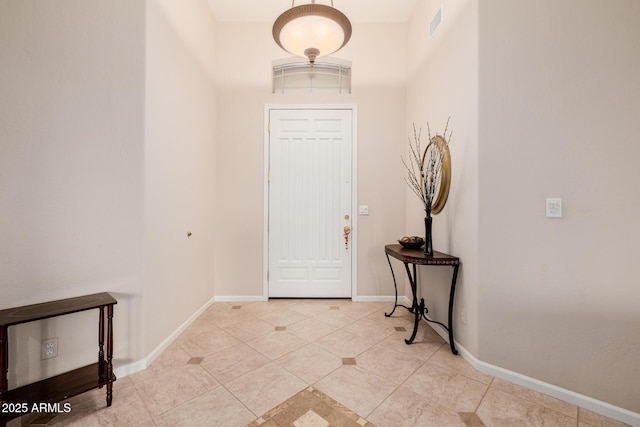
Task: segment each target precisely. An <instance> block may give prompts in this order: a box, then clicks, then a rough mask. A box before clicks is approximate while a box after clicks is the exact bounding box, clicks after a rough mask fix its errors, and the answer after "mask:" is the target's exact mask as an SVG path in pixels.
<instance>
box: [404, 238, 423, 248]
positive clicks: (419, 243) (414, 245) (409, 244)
mask: <svg viewBox="0 0 640 427" xmlns="http://www.w3.org/2000/svg"><path fill="white" fill-rule="evenodd" d="M398 243H400V246H402V247H403V248H405V249H420V248H421V247H423V246H424V240H418V241H417V242H403V241H402V240H398Z"/></svg>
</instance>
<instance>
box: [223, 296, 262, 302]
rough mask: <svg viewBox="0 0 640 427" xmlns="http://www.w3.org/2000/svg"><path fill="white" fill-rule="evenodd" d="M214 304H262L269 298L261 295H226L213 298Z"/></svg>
mask: <svg viewBox="0 0 640 427" xmlns="http://www.w3.org/2000/svg"><path fill="white" fill-rule="evenodd" d="M214 299H215V302H262V301H268V300H269V298H268V297H265V296H262V295H257V296H236V297H234V296H226V295H221V296H220V295H219V296H216V297H214Z"/></svg>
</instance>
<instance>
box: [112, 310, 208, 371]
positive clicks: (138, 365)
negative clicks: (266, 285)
mask: <svg viewBox="0 0 640 427" xmlns="http://www.w3.org/2000/svg"><path fill="white" fill-rule="evenodd" d="M214 301H215V297H214V298H211V299H210V300H209V301H207V302H206V303H205V304H204V305H203V306H202V307H200V308H199V309H198V310H197V311H196V312H195V313H193V314H192V315H191V316H189V318H188V319H187V320H185V321H184V322H183V323H182V325H180V326H179V327H178V328H177V329H176V330H175V331H173V332H172V333H171V335H169V336H168V337H167V338H166V339H165V340H164V341H162V342H161V343H160V345H159V346H157V347H156V348H155V349H154V350H153V351H152V352H151V353H149V355H148V356H147V357H145V358H144V359H142V360H139V361H137V362H133V363H129V364H127V365H123V366H119V367H118V368H115V369H114V370H113V373H114V374H115V375H116V377H126V376H127V375H131V374H134V373H136V372H139V371H142V370H144V369H146V368H147V367H148V366H149V365H151V363H152V362H153V361H154V360H156V357H158V356H160V354H162V352H163V351H165V350H166V349H167V347H169V346H170V345H171V344H172V343H173V342H174V341H175V340H176V339H177V338H178V337H179V336H180V334H181V333H183V332H184V331H185V329H187V328H188V327H189V326H190V325H191V324H192V323H193V322H194V321H195V320H196V319H197V318H198V317H200V315H201V314H202V313H204V311H205V310H206V309H207V308H209V306H210V305H211V304H213V303H214Z"/></svg>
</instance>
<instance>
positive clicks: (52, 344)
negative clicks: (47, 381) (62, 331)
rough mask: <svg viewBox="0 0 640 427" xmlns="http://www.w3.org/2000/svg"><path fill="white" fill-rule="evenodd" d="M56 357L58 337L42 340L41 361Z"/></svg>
mask: <svg viewBox="0 0 640 427" xmlns="http://www.w3.org/2000/svg"><path fill="white" fill-rule="evenodd" d="M53 357H58V337H55V338H47V339H44V340H42V357H41V358H42V360H44V359H51V358H53Z"/></svg>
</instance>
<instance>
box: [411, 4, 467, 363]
mask: <svg viewBox="0 0 640 427" xmlns="http://www.w3.org/2000/svg"><path fill="white" fill-rule="evenodd" d="M441 6H442V24H441V25H440V27H439V28H438V30H437V32H436V33H435V34H434V36H433V37H430V36H429V24H430V22H431V19H432V18H433V16H434V15H435V14H436V12H437V10H438V8H439V7H441ZM477 21H478V11H477V2H476V1H474V0H468V1H462V2H460V1H445V2H441V1H437V2H436V1H419V2H418V4H417V6H416V9H415V10H414V13H413V15H412V17H411V20H410V21H409V23H408V46H409V52H411V54H410V55H408V61H407V69H408V70H409V76H408V83H407V105H408V107H407V117H406V125H405V134H406V137H405V140H406V138H407V137H408V136H409V135H410V134H411V136H413V135H412V134H413V128H412V125H413V123H415V125H416V127H423V144H424V143H426V141H427V139H428V137H426V135H427V124H429V126H430V128H431V134H432V135H435V134H436V133H440V134H442V133H443V132H444V129H445V126H446V123H447V120H448V119H449V120H450V122H449V130H450V131H452V132H453V133H452V138H451V140H450V144H449V149H450V152H451V164H452V178H451V191H450V195H449V199H448V200H447V204H446V206H445V208H444V210H443V211H442V212H441V213H439V214H438V215H435V216H434V219H433V244H434V249H435V250H437V251H441V252H446V253H450V254H453V255H455V256H458V257H460V259H461V262H462V266H461V267H460V271H459V276H458V281H457V289H456V298H455V306H454V331H455V334H456V341H459V342H460V343H461V344H462V346H463V347H464V348H465V349H467V350H468V351H470V352H471V353H472V354H476V352H477V348H478V345H477V340H478V311H477V307H478V281H477V272H478V230H477V216H478V207H477V199H478V140H477V129H478V123H477V114H478V110H477V105H478V65H477V62H478V60H477V56H478V39H477V37H478V23H477ZM407 145H408V142H407V143H405V146H407ZM423 146H424V145H423ZM405 193H406V200H407V216H406V221H407V232H408V233H409V234H416V235H424V208H423V207H422V205H421V203H420V201H419V200H418V198H417V197H416V196H415V195H414V194H413V192H412V191H411V190H409V189H408V188H407V189H406V190H405ZM420 271H422V272H424V273H425V274H424V276H423V277H422V279H421V280H420V292H421V294H422V295H423V296H425V299H426V302H427V305H428V307H429V310H430V315H431V317H432V318H434V319H437V320H439V321H442V322H445V321H446V319H447V312H448V301H449V286H448V285H449V283H450V281H451V274H452V272H451V270H450V269H443V268H441V267H430V268H428V267H423V268H421V270H420ZM419 274H420V273H419ZM408 292H410V291H408ZM463 309H464V312H465V318H466V324H464V323H462V321H461V316H460V313H461V311H462V310H463Z"/></svg>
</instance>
